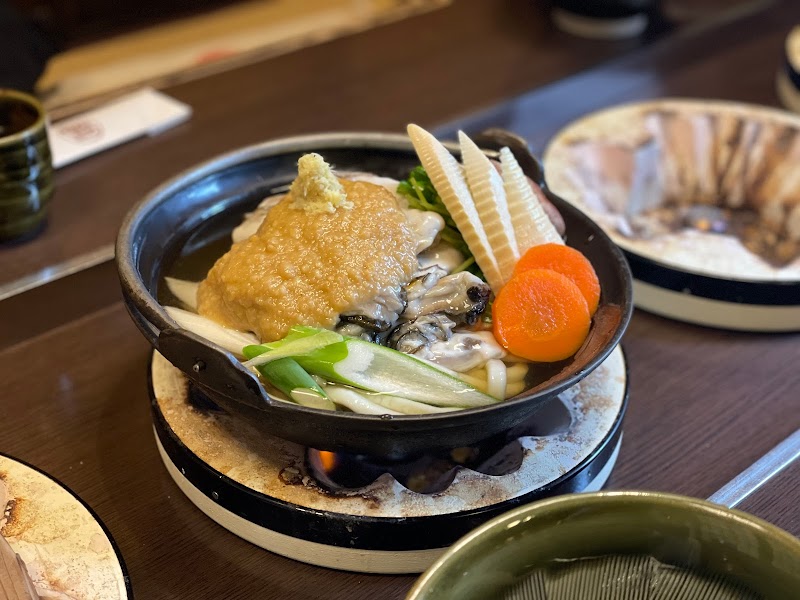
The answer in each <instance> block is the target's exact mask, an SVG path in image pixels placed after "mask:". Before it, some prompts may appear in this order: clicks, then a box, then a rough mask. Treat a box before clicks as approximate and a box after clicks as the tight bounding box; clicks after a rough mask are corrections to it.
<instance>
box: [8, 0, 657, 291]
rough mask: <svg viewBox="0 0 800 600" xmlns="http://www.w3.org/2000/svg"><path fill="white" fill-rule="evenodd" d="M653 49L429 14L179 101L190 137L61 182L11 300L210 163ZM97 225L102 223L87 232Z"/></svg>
mask: <svg viewBox="0 0 800 600" xmlns="http://www.w3.org/2000/svg"><path fill="white" fill-rule="evenodd" d="M645 43H646V40H638V39H637V40H629V41H623V42H593V41H588V40H582V39H579V38H574V37H571V36H568V35H567V34H563V33H560V32H558V31H556V30H553V28H552V26H551V25H550V23H549V21H548V20H547V19H545V18H543V16H542V9H541V7H539V6H538V5H537V3H536V2H533V1H531V0H500V1H497V2H494V1H493V2H485V1H484V0H459V1H458V2H454V3H453V4H452V5H451V6H449V7H447V8H444V9H441V10H438V11H435V12H432V13H430V14H426V15H421V16H418V17H412V18H409V19H407V20H404V21H402V22H399V23H395V24H390V25H386V26H383V27H378V28H376V29H372V30H370V31H368V32H365V33H361V34H357V35H353V36H350V37H345V38H341V39H338V40H335V41H332V42H329V43H325V44H321V45H319V46H315V47H311V48H308V49H306V50H303V51H301V52H296V53H293V54H288V55H285V56H280V57H276V58H275V59H273V60H269V61H265V62H261V63H255V64H252V65H249V66H246V67H243V68H239V69H236V70H233V71H229V72H226V73H222V74H219V75H215V76H213V77H211V78H206V79H200V80H197V81H193V82H189V83H185V84H182V85H177V86H173V87H170V88H168V89H167V90H166V92H167V93H168V94H170V95H171V96H174V97H175V98H177V99H178V100H181V101H183V102H186V103H188V104H189V105H190V106H191V107H192V108H193V111H194V112H193V115H192V118H191V119H190V120H189V121H188V122H187V123H185V124H183V125H180V126H178V127H176V128H175V129H172V130H169V131H167V132H165V133H162V134H160V135H158V136H156V137H153V138H145V139H140V140H137V141H135V142H132V143H129V144H126V145H124V146H121V147H119V148H116V149H114V151H113V152H104V153H102V154H99V155H96V156H94V157H90V158H88V159H86V160H84V161H81V162H79V163H77V164H74V165H71V166H68V167H65V168H63V169H60V170H59V171H58V172H57V177H56V192H55V195H54V197H53V201H52V213H51V215H50V219H49V222H48V227H47V229H46V230H45V231H44V232H43V233H42V234H41V235H40V236H39V237H38V238H36V239H35V240H33V241H31V242H28V243H25V244H18V245H14V246H6V247H2V248H0V249H1V250H2V251H0V286H1V285H3V284H6V283H8V282H12V281H15V280H17V279H18V278H20V277H22V276H24V275H28V274H29V273H32V272H35V271H38V270H40V269H43V268H47V267H49V266H51V265H53V264H56V263H59V262H62V261H65V260H68V259H71V258H73V257H75V256H78V255H80V254H83V253H86V252H91V251H92V250H95V249H96V248H98V247H100V246H103V245H106V244H109V243H112V242H113V241H114V238H115V237H116V234H117V231H118V229H119V224H120V222H121V221H122V218H123V216H124V215H125V213H126V212H127V211H128V209H129V208H130V207H131V206H132V205H133V204H134V203H136V202H137V201H138V200H140V199H141V198H143V197H144V196H145V194H147V193H148V192H149V191H150V190H152V189H154V188H155V187H156V186H158V185H159V184H161V183H162V182H164V181H165V180H167V179H169V178H170V177H172V176H174V175H176V174H177V173H179V172H181V171H183V170H184V169H187V168H189V167H191V166H193V165H195V164H197V163H199V162H202V161H206V160H209V159H211V158H213V157H214V156H216V155H218V154H221V153H224V152H228V151H231V150H234V149H236V148H239V147H241V146H245V145H248V144H254V143H257V142H262V141H266V140H268V139H272V138H276V137H280V136H285V135H297V134H302V133H310V132H318V131H335V130H339V131H344V130H364V131H366V130H379V131H402V130H403V128H404V127H405V125H406V123H408V122H409V121H414V122H418V123H420V124H423V125H424V126H431V125H433V124H436V123H440V122H442V121H444V120H448V119H452V118H454V117H456V116H458V115H460V114H465V113H468V112H472V111H474V110H476V109H477V108H480V107H484V106H490V105H492V104H494V103H496V102H499V101H501V100H503V99H505V98H509V97H510V96H513V95H515V94H519V93H521V92H524V91H527V90H531V89H533V88H535V87H537V86H539V85H542V84H545V83H549V82H552V81H555V80H557V79H559V78H562V77H565V76H567V75H571V74H573V73H576V72H578V71H580V70H582V69H585V68H587V67H589V66H592V65H594V64H597V63H599V62H600V61H602V60H603V59H606V58H610V57H612V56H619V55H620V54H623V53H625V52H627V51H631V50H633V49H635V48H637V47H639V46H641V45H643V44H645ZM87 215H91V218H87Z"/></svg>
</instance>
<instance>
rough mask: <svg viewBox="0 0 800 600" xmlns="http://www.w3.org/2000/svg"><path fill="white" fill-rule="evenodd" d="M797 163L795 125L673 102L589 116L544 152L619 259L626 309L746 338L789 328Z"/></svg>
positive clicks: (797, 293)
mask: <svg viewBox="0 0 800 600" xmlns="http://www.w3.org/2000/svg"><path fill="white" fill-rule="evenodd" d="M798 160H800V117H798V116H796V115H792V114H790V113H787V112H785V111H781V110H776V109H771V108H767V107H761V106H754V105H747V104H739V103H733V102H723V101H701V100H681V99H665V100H657V101H649V102H640V103H632V104H626V105H622V106H616V107H612V108H609V109H605V110H602V111H599V112H597V113H593V114H590V115H588V116H586V117H583V118H581V119H579V120H578V121H576V122H574V123H572V124H570V125H568V126H567V127H566V128H565V129H563V130H562V131H561V132H559V133H558V134H557V135H556V136H555V138H554V139H553V140H552V141H551V143H550V144H549V146H548V148H547V150H546V152H545V155H544V164H545V165H546V172H547V184H548V186H549V188H550V189H551V190H552V191H553V192H554V193H556V194H558V195H559V196H561V197H562V198H564V199H565V200H567V201H568V202H571V203H572V204H574V205H575V206H576V207H577V208H579V209H580V210H582V211H583V212H585V213H586V214H587V215H589V216H590V217H591V218H592V219H593V220H594V221H595V222H597V223H598V224H600V226H601V227H602V228H603V229H604V231H605V232H606V233H608V234H609V236H610V237H611V238H612V239H613V241H614V242H615V243H616V244H617V245H619V246H620V247H621V248H622V250H623V251H624V253H625V255H626V258H627V259H628V261H629V263H630V266H631V270H632V272H633V276H634V303H635V304H636V306H638V307H640V308H643V309H645V310H649V311H651V312H654V313H656V314H660V315H663V316H667V317H671V318H675V319H678V320H682V321H687V322H692V323H698V324H703V325H710V326H714V327H721V328H726V329H736V330H745V331H795V330H800V170H798V169H797V168H796V164H797V161H798Z"/></svg>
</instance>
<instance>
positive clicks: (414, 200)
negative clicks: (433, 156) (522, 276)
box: [397, 166, 484, 279]
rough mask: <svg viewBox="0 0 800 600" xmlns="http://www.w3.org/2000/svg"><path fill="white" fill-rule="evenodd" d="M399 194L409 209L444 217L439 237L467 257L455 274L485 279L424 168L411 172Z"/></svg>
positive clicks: (398, 191)
mask: <svg viewBox="0 0 800 600" xmlns="http://www.w3.org/2000/svg"><path fill="white" fill-rule="evenodd" d="M397 193H398V194H401V195H402V196H404V197H406V198H407V199H408V206H409V208H416V209H418V210H429V211H432V212H435V213H438V214H440V215H441V216H442V218H443V219H444V223H445V227H444V229H443V230H442V232H441V233H440V234H439V236H440V237H441V239H442V241H443V242H445V243H447V244H450V245H451V246H453V247H454V248H456V249H457V250H458V251H460V252H461V254H463V255H464V257H465V260H464V262H463V263H462V264H461V265H459V266H458V268H457V269H455V271H453V272H454V273H458V272H459V271H469V272H470V273H472V274H474V275H477V276H478V277H480V278H481V279H484V277H483V273H482V272H481V270H480V268H479V267H478V265H477V264H476V263H475V257H474V256H472V252H471V251H470V249H469V246H467V243H466V242H465V241H464V238H463V237H462V236H461V233H460V232H459V231H458V228H457V227H456V224H455V222H454V221H453V218H452V217H451V216H450V212H449V211H448V210H447V207H446V206H445V205H444V202H442V198H441V197H440V196H439V194H438V193H437V192H436V189H434V187H433V183H431V179H430V177H428V174H427V173H426V172H425V169H424V168H423V167H422V166H418V167H414V168H413V169H412V170H411V173H409V175H408V177H407V178H406V179H404V180H402V181H401V182H400V183H399V185H398V186H397Z"/></svg>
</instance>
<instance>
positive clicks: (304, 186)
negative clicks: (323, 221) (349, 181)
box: [289, 152, 353, 213]
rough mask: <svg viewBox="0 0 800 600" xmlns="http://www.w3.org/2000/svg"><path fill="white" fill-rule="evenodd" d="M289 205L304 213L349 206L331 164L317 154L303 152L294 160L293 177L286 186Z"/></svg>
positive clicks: (327, 210) (349, 203)
mask: <svg viewBox="0 0 800 600" xmlns="http://www.w3.org/2000/svg"><path fill="white" fill-rule="evenodd" d="M289 193H290V194H291V196H292V199H293V202H292V208H297V209H302V210H304V211H306V212H328V213H332V212H334V211H335V210H336V209H337V208H339V207H342V208H345V209H351V208H353V203H352V202H349V201H348V200H347V194H346V193H345V191H344V187H342V184H341V182H340V181H339V180H338V179H337V178H336V175H334V174H333V171H332V170H331V166H330V165H329V164H328V163H326V162H325V160H324V159H323V158H322V157H321V156H320V155H319V154H317V153H315V152H312V153H310V154H304V155H303V156H301V157H300V160H298V161H297V179H295V180H294V181H293V182H292V186H291V188H290V189H289Z"/></svg>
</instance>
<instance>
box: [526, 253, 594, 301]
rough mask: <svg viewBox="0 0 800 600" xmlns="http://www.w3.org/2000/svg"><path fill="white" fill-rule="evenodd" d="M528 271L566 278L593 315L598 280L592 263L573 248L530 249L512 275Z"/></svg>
mask: <svg viewBox="0 0 800 600" xmlns="http://www.w3.org/2000/svg"><path fill="white" fill-rule="evenodd" d="M530 269H550V270H551V271H555V272H556V273H561V274H562V275H564V276H566V277H568V278H569V279H571V280H572V281H573V283H575V285H577V286H578V289H579V290H580V291H581V293H582V294H583V297H584V298H586V303H587V304H588V305H589V314H590V315H594V313H595V312H596V311H597V305H598V304H599V303H600V280H599V279H598V278H597V273H595V271H594V267H593V266H592V263H590V262H589V259H588V258H586V257H585V256H584V255H583V254H581V253H580V252H579V251H578V250H575V248H570V247H569V246H565V245H563V244H540V245H539V246H534V247H533V248H530V249H529V250H528V251H527V252H525V254H523V255H522V258H520V259H519V261H518V262H517V265H516V267H514V275H516V274H518V273H522V272H523V271H528V270H530Z"/></svg>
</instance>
